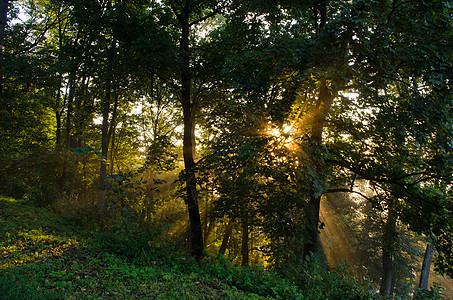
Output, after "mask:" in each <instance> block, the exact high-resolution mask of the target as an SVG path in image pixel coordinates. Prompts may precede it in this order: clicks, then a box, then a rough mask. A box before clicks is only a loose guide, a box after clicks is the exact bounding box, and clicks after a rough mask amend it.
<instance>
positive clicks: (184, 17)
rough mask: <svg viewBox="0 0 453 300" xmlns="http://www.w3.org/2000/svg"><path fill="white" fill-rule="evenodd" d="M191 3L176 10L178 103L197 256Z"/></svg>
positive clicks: (193, 249) (199, 245)
mask: <svg viewBox="0 0 453 300" xmlns="http://www.w3.org/2000/svg"><path fill="white" fill-rule="evenodd" d="M191 4H192V1H191V0H186V2H185V6H184V9H183V11H182V12H181V13H179V14H177V17H178V20H179V23H180V26H181V30H182V33H181V41H180V58H181V104H182V108H183V121H184V137H183V156H184V168H185V173H186V193H187V195H186V204H187V209H188V213H189V222H190V249H191V253H192V255H193V256H194V257H195V258H196V259H197V260H200V259H201V257H202V255H203V232H202V227H201V218H200V210H199V207H198V201H197V187H196V186H197V180H196V177H195V160H194V156H195V109H194V103H193V101H192V99H191V91H190V88H191V80H192V78H191V70H190V51H189V32H190V24H189V15H190V11H191Z"/></svg>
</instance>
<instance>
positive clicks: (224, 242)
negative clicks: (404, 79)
mask: <svg viewBox="0 0 453 300" xmlns="http://www.w3.org/2000/svg"><path fill="white" fill-rule="evenodd" d="M233 227H234V222H233V220H232V219H230V220H229V221H228V224H227V225H226V227H225V233H224V234H223V239H222V244H221V245H220V248H219V254H222V255H225V251H226V249H227V247H228V241H229V240H230V236H231V233H232V232H233Z"/></svg>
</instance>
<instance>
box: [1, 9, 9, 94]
mask: <svg viewBox="0 0 453 300" xmlns="http://www.w3.org/2000/svg"><path fill="white" fill-rule="evenodd" d="M7 15H8V0H0V95H1V94H2V93H3V74H2V67H3V38H4V36H5V28H6V21H7Z"/></svg>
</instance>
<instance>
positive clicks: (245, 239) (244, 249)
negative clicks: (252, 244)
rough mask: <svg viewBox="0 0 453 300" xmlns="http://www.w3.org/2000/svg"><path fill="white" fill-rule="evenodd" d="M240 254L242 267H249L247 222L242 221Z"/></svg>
mask: <svg viewBox="0 0 453 300" xmlns="http://www.w3.org/2000/svg"><path fill="white" fill-rule="evenodd" d="M241 254H242V264H241V265H242V266H243V267H245V266H248V265H249V226H248V224H247V220H242V246H241Z"/></svg>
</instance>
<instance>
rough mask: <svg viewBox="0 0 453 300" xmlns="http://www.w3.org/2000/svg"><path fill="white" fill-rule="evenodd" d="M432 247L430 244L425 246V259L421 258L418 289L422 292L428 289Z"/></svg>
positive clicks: (432, 254)
mask: <svg viewBox="0 0 453 300" xmlns="http://www.w3.org/2000/svg"><path fill="white" fill-rule="evenodd" d="M433 256H434V247H433V246H432V245H431V243H430V242H428V243H427V244H426V251H425V257H424V258H423V264H422V271H421V274H420V282H419V284H418V287H419V288H420V289H422V290H427V289H428V281H429V271H430V269H431V262H432V261H433Z"/></svg>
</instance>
